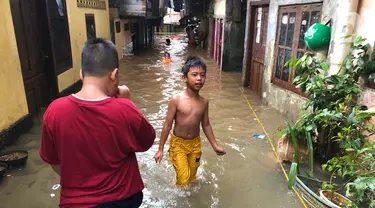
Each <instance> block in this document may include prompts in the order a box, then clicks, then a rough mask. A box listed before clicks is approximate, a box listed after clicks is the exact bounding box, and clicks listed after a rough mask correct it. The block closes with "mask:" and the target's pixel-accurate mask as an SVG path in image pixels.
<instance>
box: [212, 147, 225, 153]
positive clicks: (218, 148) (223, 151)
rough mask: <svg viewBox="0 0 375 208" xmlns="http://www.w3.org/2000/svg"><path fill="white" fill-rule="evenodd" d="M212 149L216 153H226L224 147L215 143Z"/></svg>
mask: <svg viewBox="0 0 375 208" xmlns="http://www.w3.org/2000/svg"><path fill="white" fill-rule="evenodd" d="M214 151H215V152H216V154H217V155H225V154H226V152H225V150H224V148H223V147H221V146H220V145H216V146H215V147H214Z"/></svg>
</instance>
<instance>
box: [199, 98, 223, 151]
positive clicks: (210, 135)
mask: <svg viewBox="0 0 375 208" xmlns="http://www.w3.org/2000/svg"><path fill="white" fill-rule="evenodd" d="M202 129H203V132H204V134H205V135H206V137H207V139H208V141H209V142H210V144H211V146H212V148H213V149H214V151H215V152H216V153H217V154H218V155H223V154H225V151H224V148H222V147H221V146H220V145H218V144H217V141H216V139H215V136H214V132H213V130H212V126H211V123H210V119H209V116H208V100H207V101H206V107H205V111H204V114H203V118H202Z"/></svg>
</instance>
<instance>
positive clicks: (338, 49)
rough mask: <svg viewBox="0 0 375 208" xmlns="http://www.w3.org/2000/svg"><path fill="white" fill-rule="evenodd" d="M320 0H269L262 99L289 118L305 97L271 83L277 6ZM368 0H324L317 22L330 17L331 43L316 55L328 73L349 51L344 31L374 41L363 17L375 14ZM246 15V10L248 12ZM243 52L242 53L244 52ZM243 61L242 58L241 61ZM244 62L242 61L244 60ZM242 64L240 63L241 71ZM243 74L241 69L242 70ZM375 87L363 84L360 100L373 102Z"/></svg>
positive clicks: (298, 113)
mask: <svg viewBox="0 0 375 208" xmlns="http://www.w3.org/2000/svg"><path fill="white" fill-rule="evenodd" d="M319 2H322V1H321V0H271V1H270V10H269V21H268V32H267V33H268V34H267V48H266V58H265V72H264V77H263V90H262V91H263V94H262V97H263V101H264V103H266V104H268V105H270V106H272V107H274V108H276V109H278V110H279V111H280V112H282V113H284V114H286V115H288V117H289V118H290V119H292V120H297V119H298V118H300V116H301V111H300V106H301V105H302V104H303V103H304V102H305V101H306V99H305V98H303V97H301V96H299V95H297V94H296V93H294V92H291V91H289V90H285V89H284V88H282V87H279V86H277V85H274V84H272V83H271V77H272V75H273V74H272V73H273V71H274V61H275V60H274V58H275V55H274V50H275V40H276V35H277V24H278V19H277V18H278V8H279V7H280V6H285V5H293V4H308V3H319ZM373 4H374V3H373V2H372V1H371V0H362V1H359V0H330V1H324V3H323V8H322V18H321V22H322V23H326V22H328V21H329V20H331V23H332V32H331V36H332V38H331V44H330V47H329V50H328V52H327V51H320V52H318V55H319V56H321V57H326V58H327V60H328V62H329V64H330V69H329V73H330V74H335V73H337V72H338V69H339V66H340V64H341V62H342V61H343V59H344V57H345V55H347V53H348V51H349V46H348V45H345V44H343V43H344V41H345V40H344V39H343V37H344V36H345V35H347V34H352V33H354V32H355V33H358V34H360V35H362V36H364V37H365V38H368V42H369V43H370V44H371V45H373V44H374V42H375V30H374V29H373V27H372V26H371V21H365V20H369V19H372V18H373V16H374V15H375V13H374V9H373V8H374V6H373ZM248 15H249V14H248ZM245 54H246V53H245ZM244 63H245V61H244ZM244 66H245V64H244ZM245 70H246V68H245V67H243V71H244V72H245ZM244 74H245V73H244ZM374 93H375V91H374V90H373V89H369V88H365V92H364V94H363V95H362V97H361V98H360V102H361V103H363V104H367V105H368V104H370V105H369V106H370V107H371V105H372V106H375V102H374V103H372V101H371V97H372V96H373V95H375V94H374Z"/></svg>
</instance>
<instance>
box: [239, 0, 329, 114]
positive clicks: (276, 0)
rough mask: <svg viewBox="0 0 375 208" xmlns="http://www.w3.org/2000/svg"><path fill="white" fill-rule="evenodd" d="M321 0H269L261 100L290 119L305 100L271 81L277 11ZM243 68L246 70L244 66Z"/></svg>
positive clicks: (298, 110) (298, 112)
mask: <svg viewBox="0 0 375 208" xmlns="http://www.w3.org/2000/svg"><path fill="white" fill-rule="evenodd" d="M317 2H322V1H321V0H271V1H270V7H269V17H268V29H267V43H266V45H267V48H266V54H265V70H264V76H263V85H262V91H263V94H262V97H263V102H264V103H265V104H268V105H270V106H272V107H274V108H276V109H277V110H279V111H280V112H281V113H283V114H285V115H288V117H289V118H290V119H292V120H297V119H298V118H299V117H300V106H301V105H302V104H303V103H304V102H305V101H306V100H305V99H304V98H303V97H301V96H299V95H298V94H296V93H294V92H291V91H289V90H285V89H284V88H282V87H279V86H277V85H274V84H272V83H271V77H272V72H273V70H274V58H275V55H274V50H275V41H276V35H277V34H276V33H277V24H278V11H279V7H280V6H285V5H293V4H308V3H317ZM243 70H246V68H244V69H243Z"/></svg>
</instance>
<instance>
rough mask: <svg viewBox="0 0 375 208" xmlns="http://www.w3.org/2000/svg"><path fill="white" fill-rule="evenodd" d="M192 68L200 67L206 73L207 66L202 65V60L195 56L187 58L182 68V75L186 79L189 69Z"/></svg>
mask: <svg viewBox="0 0 375 208" xmlns="http://www.w3.org/2000/svg"><path fill="white" fill-rule="evenodd" d="M193 67H202V69H203V70H204V71H205V72H206V71H207V66H206V63H204V61H203V59H201V58H199V57H197V56H189V57H188V58H187V60H186V62H185V64H184V66H183V67H182V73H183V74H184V75H185V76H186V77H187V75H188V73H189V70H190V68H193Z"/></svg>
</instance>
